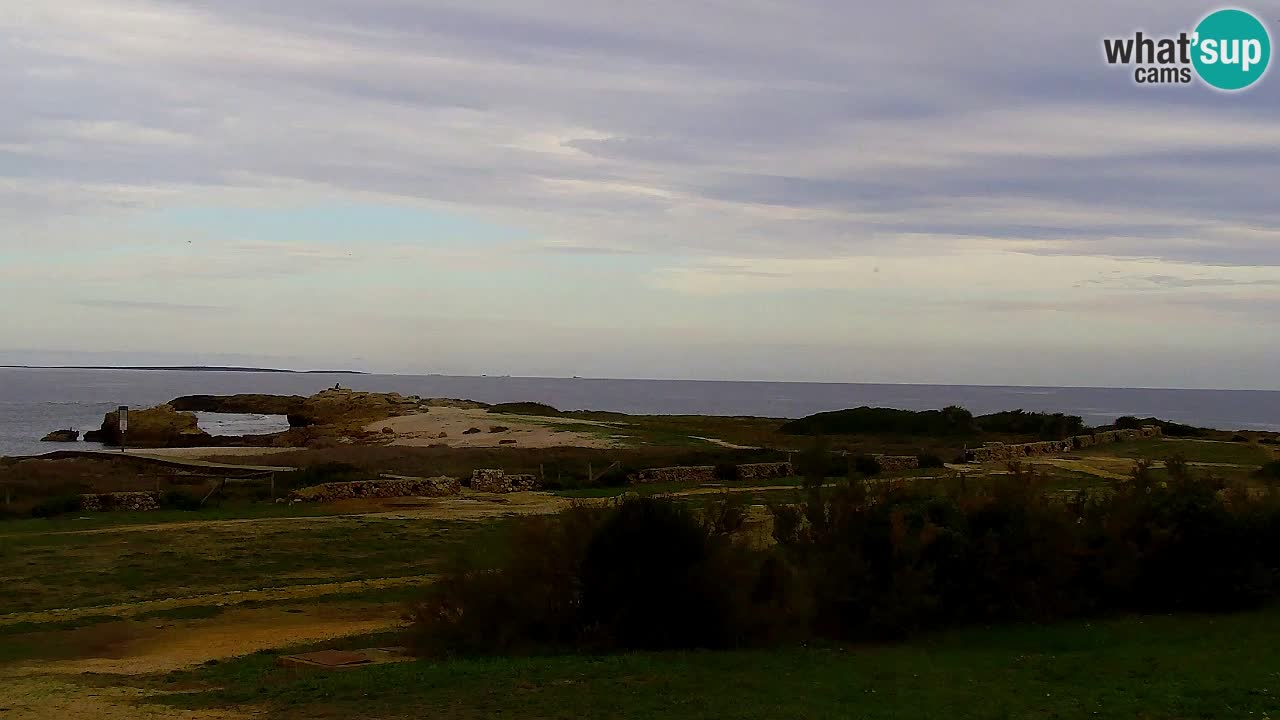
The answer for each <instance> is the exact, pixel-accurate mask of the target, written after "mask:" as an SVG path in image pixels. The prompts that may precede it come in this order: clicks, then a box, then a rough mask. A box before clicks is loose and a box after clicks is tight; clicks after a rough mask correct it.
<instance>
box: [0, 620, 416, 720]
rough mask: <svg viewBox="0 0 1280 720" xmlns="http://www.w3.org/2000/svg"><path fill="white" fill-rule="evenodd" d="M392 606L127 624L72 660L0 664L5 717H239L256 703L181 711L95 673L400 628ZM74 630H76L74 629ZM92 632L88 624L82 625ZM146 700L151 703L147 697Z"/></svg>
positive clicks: (183, 664)
mask: <svg viewBox="0 0 1280 720" xmlns="http://www.w3.org/2000/svg"><path fill="white" fill-rule="evenodd" d="M398 615H399V612H398V609H397V608H395V607H394V606H391V607H383V608H369V607H345V608H343V607H337V608H335V607H326V606H320V607H316V608H308V609H306V610H305V611H303V612H300V613H291V612H287V611H285V610H282V609H280V608H256V609H236V610H231V611H228V612H227V613H224V614H223V615H220V616H218V617H216V618H210V619H206V620H190V621H178V622H171V623H167V624H162V625H154V626H153V625H145V626H131V627H129V628H128V629H127V631H126V632H125V634H124V635H122V636H121V637H120V638H119V639H118V640H116V641H114V642H107V643H101V642H99V643H96V644H92V645H90V646H89V649H87V650H86V651H85V657H81V658H77V659H74V660H52V661H30V662H25V663H21V664H18V665H13V666H9V667H3V668H0V698H2V699H0V717H3V718H5V720H49V719H50V718H57V719H58V720H97V719H99V718H102V719H104V720H126V719H127V720H152V719H153V718H155V719H157V720H158V719H161V718H177V719H179V720H241V719H242V718H248V717H254V716H258V715H260V714H261V711H260V709H258V708H252V707H248V708H239V709H236V710H223V709H218V710H199V711H192V710H180V709H176V708H173V707H169V706H166V705H162V704H158V703H157V702H155V701H154V699H157V698H160V697H163V696H164V695H165V694H166V693H164V692H162V691H157V690H151V689H140V688H134V687H127V686H120V685H107V684H103V683H101V682H99V681H96V680H95V679H94V678H93V676H94V675H97V674H105V675H141V674H150V673H162V672H168V671H172V670H179V669H183V668H188V667H193V666H196V665H199V664H201V663H204V662H208V661H210V660H225V659H229V658H234V657H240V656H243V655H248V654H250V653H253V652H257V651H259V650H265V649H274V648H281V647H287V646H291V645H299V644H305V643H312V642H319V641H323V640H330V639H334V638H340V637H346V636H349V635H359V634H365V633H371V632H379V631H383V630H393V629H395V628H397V627H400V625H401V621H400V618H399V616H398ZM72 632H75V631H72ZM84 632H85V633H89V634H91V633H92V632H93V629H92V628H86V629H84ZM149 700H151V702H148V701H149Z"/></svg>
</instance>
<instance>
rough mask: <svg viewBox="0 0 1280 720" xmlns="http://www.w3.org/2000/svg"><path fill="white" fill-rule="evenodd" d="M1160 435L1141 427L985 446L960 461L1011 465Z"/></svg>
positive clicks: (1156, 428) (1153, 427)
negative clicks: (1024, 460)
mask: <svg viewBox="0 0 1280 720" xmlns="http://www.w3.org/2000/svg"><path fill="white" fill-rule="evenodd" d="M1162 434H1163V433H1162V431H1161V429H1160V426H1159V425H1143V426H1142V427H1140V428H1136V429H1128V430H1105V431H1102V432H1096V433H1093V434H1091V435H1076V436H1073V437H1070V438H1067V439H1066V440H1046V441H1043V442H1033V443H1017V444H1013V445H1006V444H1004V443H987V444H985V445H983V446H982V447H980V448H972V449H969V450H966V451H965V454H964V458H965V462H971V463H984V462H1014V461H1016V460H1020V459H1022V458H1027V457H1039V456H1043V455H1061V454H1063V453H1069V452H1071V451H1072V450H1080V449H1082V448H1087V447H1094V446H1096V445H1105V444H1108V443H1117V442H1127V441H1132V440H1143V439H1147V438H1155V437H1160V436H1161V435H1162Z"/></svg>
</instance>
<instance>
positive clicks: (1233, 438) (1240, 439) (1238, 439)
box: [1231, 435, 1249, 443]
mask: <svg viewBox="0 0 1280 720" xmlns="http://www.w3.org/2000/svg"><path fill="white" fill-rule="evenodd" d="M1231 442H1243V443H1247V442H1249V438H1247V437H1245V436H1243V435H1232V436H1231Z"/></svg>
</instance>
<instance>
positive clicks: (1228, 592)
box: [775, 458, 1280, 639]
mask: <svg viewBox="0 0 1280 720" xmlns="http://www.w3.org/2000/svg"><path fill="white" fill-rule="evenodd" d="M1166 474H1167V477H1168V479H1167V480H1157V479H1156V478H1155V475H1154V473H1153V472H1152V471H1151V468H1150V466H1149V465H1147V464H1143V465H1140V466H1139V467H1138V468H1137V469H1136V470H1135V472H1134V479H1133V481H1132V482H1129V483H1120V484H1117V485H1116V486H1115V488H1114V489H1113V490H1111V491H1109V492H1107V493H1106V494H1099V495H1089V494H1085V493H1079V494H1076V495H1073V496H1071V497H1068V498H1062V497H1059V496H1054V495H1051V494H1049V493H1047V492H1046V491H1045V489H1044V487H1043V481H1042V480H1041V479H1040V478H1039V477H1037V476H1036V475H1034V474H1033V473H1030V472H1029V471H1027V470H1025V469H1023V468H1020V467H1017V466H1015V467H1014V468H1013V472H1012V474H1011V475H1010V476H1008V477H1004V478H999V479H994V480H993V481H990V482H983V483H974V484H968V483H966V482H964V481H960V482H959V483H954V482H953V483H945V484H937V483H932V482H921V481H912V482H897V483H882V482H875V483H862V482H853V483H850V484H849V485H848V486H847V487H842V488H838V489H837V490H835V491H833V492H830V493H825V494H823V495H822V496H821V497H820V498H818V499H817V500H816V501H815V499H814V498H815V496H814V494H810V496H809V500H808V501H807V502H806V504H805V507H802V508H800V509H798V510H790V509H775V531H776V534H777V537H778V539H779V541H780V542H781V544H782V547H783V548H784V550H785V551H786V553H787V556H788V557H789V558H790V560H791V561H792V563H793V564H794V566H795V567H796V568H797V570H798V571H799V572H800V573H801V574H802V575H803V577H804V578H806V583H807V584H808V585H809V587H810V590H811V592H812V596H813V603H814V615H813V631H814V632H815V633H816V634H818V635H820V636H825V637H835V638H844V639H867V638H872V639H874V638H883V637H896V636H900V635H903V634H906V633H909V632H911V631H913V630H916V629H919V628H926V627H937V626H946V625H955V624H962V623H971V622H990V621H997V620H1045V619H1053V618H1060V617H1068V616H1073V615H1079V614H1085V613H1094V612H1107V611H1117V610H1139V611H1180V610H1192V611H1196V610H1224V609H1234V608H1242V607H1249V606H1253V605H1257V604H1258V603H1260V602H1262V601H1264V600H1266V599H1268V598H1275V597H1277V595H1280V545H1277V543H1280V493H1277V492H1267V493H1264V494H1259V493H1257V492H1256V491H1255V492H1250V491H1248V490H1247V489H1245V488H1239V487H1233V486H1228V485H1227V484H1225V483H1224V482H1222V481H1220V480H1215V479H1213V478H1198V477H1194V476H1193V474H1192V473H1191V472H1190V470H1189V468H1188V467H1187V465H1186V463H1185V462H1184V461H1181V460H1180V459H1178V458H1171V459H1170V460H1169V461H1167V472H1166ZM806 521H807V522H806Z"/></svg>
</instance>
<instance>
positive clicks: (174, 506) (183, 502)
mask: <svg viewBox="0 0 1280 720" xmlns="http://www.w3.org/2000/svg"><path fill="white" fill-rule="evenodd" d="M160 507H162V508H167V509H169V510H199V509H200V497H199V496H197V495H196V494H194V493H192V492H189V491H187V490H177V489H174V490H166V491H164V493H163V494H162V495H161V496H160Z"/></svg>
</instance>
